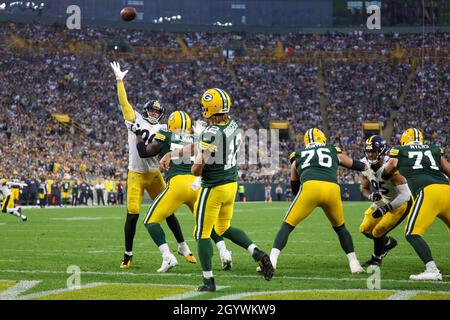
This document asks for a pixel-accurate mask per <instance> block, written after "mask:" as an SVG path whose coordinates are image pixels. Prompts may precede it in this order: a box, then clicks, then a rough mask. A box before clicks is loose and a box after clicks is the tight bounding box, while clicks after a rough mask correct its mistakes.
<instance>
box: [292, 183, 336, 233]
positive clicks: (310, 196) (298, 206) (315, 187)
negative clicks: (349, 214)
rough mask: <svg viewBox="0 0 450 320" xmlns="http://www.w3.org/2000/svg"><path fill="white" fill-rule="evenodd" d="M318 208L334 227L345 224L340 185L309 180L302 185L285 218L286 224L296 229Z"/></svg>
mask: <svg viewBox="0 0 450 320" xmlns="http://www.w3.org/2000/svg"><path fill="white" fill-rule="evenodd" d="M317 207H319V208H322V210H323V211H324V212H325V215H326V216H327V218H328V220H329V221H330V223H331V225H332V226H333V227H340V226H341V225H343V224H344V209H343V207H342V200H341V189H340V187H339V185H338V184H337V183H333V182H328V181H319V180H309V181H306V182H305V183H303V184H302V186H301V187H300V191H299V192H298V194H297V196H296V197H295V199H294V201H293V202H292V204H291V206H290V207H289V209H288V212H287V213H286V215H285V216H284V222H286V223H288V224H290V225H291V226H293V227H296V226H297V225H298V224H299V223H300V222H302V220H304V219H305V218H306V217H307V216H309V214H310V213H311V212H312V211H313V210H314V209H315V208H317Z"/></svg>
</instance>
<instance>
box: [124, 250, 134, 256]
mask: <svg viewBox="0 0 450 320" xmlns="http://www.w3.org/2000/svg"><path fill="white" fill-rule="evenodd" d="M125 254H126V255H127V256H132V255H133V251H125Z"/></svg>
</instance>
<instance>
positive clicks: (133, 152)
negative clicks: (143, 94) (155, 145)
mask: <svg viewBox="0 0 450 320" xmlns="http://www.w3.org/2000/svg"><path fill="white" fill-rule="evenodd" d="M135 114H136V120H135V123H136V125H137V127H138V128H139V129H141V130H143V134H142V138H143V139H144V141H146V143H148V139H149V138H150V137H151V136H152V135H154V134H156V133H157V132H158V131H159V130H160V129H162V128H166V125H162V124H156V125H152V124H150V123H149V122H148V121H147V120H145V119H144V118H143V117H142V115H141V114H140V113H139V112H137V111H135ZM136 144H137V138H136V135H135V134H134V133H133V132H131V131H130V130H128V170H130V171H134V172H138V173H146V172H152V171H155V170H157V169H158V168H159V161H158V158H157V157H151V158H145V159H142V158H141V157H140V156H139V153H138V150H137V148H136Z"/></svg>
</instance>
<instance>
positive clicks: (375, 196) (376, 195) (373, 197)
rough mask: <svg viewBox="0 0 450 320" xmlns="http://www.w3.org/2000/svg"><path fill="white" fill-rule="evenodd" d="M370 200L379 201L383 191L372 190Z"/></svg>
mask: <svg viewBox="0 0 450 320" xmlns="http://www.w3.org/2000/svg"><path fill="white" fill-rule="evenodd" d="M369 200H370V201H372V202H377V201H380V200H381V193H378V192H372V193H371V194H369Z"/></svg>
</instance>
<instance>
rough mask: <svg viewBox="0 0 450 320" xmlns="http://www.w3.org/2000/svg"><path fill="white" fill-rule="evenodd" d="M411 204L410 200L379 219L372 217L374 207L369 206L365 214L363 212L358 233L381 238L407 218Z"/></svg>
mask: <svg viewBox="0 0 450 320" xmlns="http://www.w3.org/2000/svg"><path fill="white" fill-rule="evenodd" d="M412 203H413V201H412V199H410V200H409V201H407V202H405V203H404V204H403V205H401V206H400V207H398V208H397V209H394V210H391V211H388V212H386V214H385V215H384V216H382V217H380V218H374V217H372V213H374V211H375V209H376V207H375V206H370V207H369V208H368V209H367V210H366V212H364V220H363V222H362V223H361V225H360V226H359V232H361V233H364V234H365V235H368V236H370V237H373V238H381V237H383V236H384V235H386V234H387V233H388V232H389V231H391V230H392V229H394V228H395V227H396V226H398V225H399V224H400V223H401V222H402V221H403V219H405V218H406V217H407V215H408V213H409V210H410V209H411V206H412Z"/></svg>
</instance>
